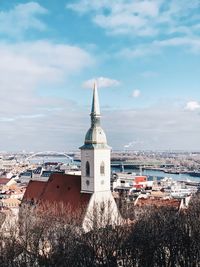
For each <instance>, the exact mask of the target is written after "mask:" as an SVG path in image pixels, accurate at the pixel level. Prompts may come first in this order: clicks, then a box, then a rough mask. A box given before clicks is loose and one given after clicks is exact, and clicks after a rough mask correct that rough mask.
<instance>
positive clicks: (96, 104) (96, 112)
mask: <svg viewBox="0 0 200 267" xmlns="http://www.w3.org/2000/svg"><path fill="white" fill-rule="evenodd" d="M91 115H97V116H100V108H99V97H98V91H97V80H95V81H94V89H93V99H92V109H91Z"/></svg>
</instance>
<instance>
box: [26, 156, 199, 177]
mask: <svg viewBox="0 0 200 267" xmlns="http://www.w3.org/2000/svg"><path fill="white" fill-rule="evenodd" d="M30 161H31V163H40V164H42V163H44V162H47V161H48V162H61V163H68V164H70V162H71V161H70V160H69V159H68V158H65V157H52V158H49V157H47V158H45V157H43V158H42V159H32V160H30ZM74 164H75V165H78V166H80V161H74ZM120 169H121V168H119V167H112V172H120ZM125 172H133V173H136V174H137V175H139V174H140V170H139V169H129V168H125ZM142 175H147V176H149V177H151V179H152V178H153V177H158V179H159V178H164V177H171V178H173V179H174V180H191V181H196V182H197V181H198V182H200V176H199V177H193V176H190V175H189V174H171V173H165V172H163V171H157V170H142Z"/></svg>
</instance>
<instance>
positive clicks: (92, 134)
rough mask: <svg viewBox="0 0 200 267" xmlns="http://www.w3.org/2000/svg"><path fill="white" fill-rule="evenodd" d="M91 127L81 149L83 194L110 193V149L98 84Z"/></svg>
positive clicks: (94, 96) (95, 86)
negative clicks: (101, 119)
mask: <svg viewBox="0 0 200 267" xmlns="http://www.w3.org/2000/svg"><path fill="white" fill-rule="evenodd" d="M90 117H91V127H90V129H89V130H88V131H87V133H86V136H85V142H84V145H83V146H82V147H81V148H80V149H81V192H82V193H91V194H92V193H98V192H110V147H109V146H108V145H107V140H106V135H105V133H104V131H103V129H102V128H101V125H100V117H101V115H100V108H99V99H98V91H97V84H96V82H95V84H94V89H93V99H92V109H91V114H90Z"/></svg>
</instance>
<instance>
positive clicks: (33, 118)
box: [0, 0, 200, 151]
mask: <svg viewBox="0 0 200 267" xmlns="http://www.w3.org/2000/svg"><path fill="white" fill-rule="evenodd" d="M0 8H1V10H0V56H1V62H0V69H1V76H0V88H1V89H0V97H1V107H0V123H1V133H0V138H1V147H0V150H8V151H15V150H16V151H17V150H26V151H28V150H29V151H32V150H35V151H36V150H62V151H63V150H76V149H77V148H78V147H79V146H80V145H82V143H83V140H84V135H85V132H86V130H87V129H88V127H89V125H90V119H89V113H90V105H91V100H92V90H89V88H90V89H92V87H93V82H94V79H96V80H97V82H98V87H99V97H100V106H101V114H102V125H103V128H104V129H105V132H106V135H107V138H108V142H109V144H110V145H111V146H112V148H113V149H114V150H120V149H121V150H123V149H135V150H169V149H172V150H200V143H199V136H200V125H199V119H200V90H199V89H200V88H199V84H200V75H199V74H200V73H199V70H200V60H199V59H200V16H199V14H198V13H199V11H200V1H199V0H195V1H193V2H192V3H191V1H188V0H183V1H181V3H180V1H178V0H173V1H172V0H171V1H166V0H155V1H150V0H149V1H147V0H146V1H128V0H124V1H119V0H115V1H89V0H82V1H80V0H79V1H72V0H71V1H70V0H60V1H52V0H42V1H41V0H40V1H22V0H21V1H20V0H13V1H12V2H8V1H6V0H2V1H1V3H0Z"/></svg>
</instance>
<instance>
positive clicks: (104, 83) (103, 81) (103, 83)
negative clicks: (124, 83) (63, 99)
mask: <svg viewBox="0 0 200 267" xmlns="http://www.w3.org/2000/svg"><path fill="white" fill-rule="evenodd" d="M95 81H97V84H98V86H99V87H101V88H106V87H116V86H118V85H119V84H120V82H119V81H117V80H114V79H110V78H107V77H98V78H96V79H95V78H93V79H90V80H87V81H85V82H84V83H83V87H84V88H93V86H94V82H95Z"/></svg>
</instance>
